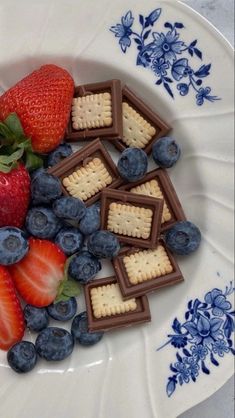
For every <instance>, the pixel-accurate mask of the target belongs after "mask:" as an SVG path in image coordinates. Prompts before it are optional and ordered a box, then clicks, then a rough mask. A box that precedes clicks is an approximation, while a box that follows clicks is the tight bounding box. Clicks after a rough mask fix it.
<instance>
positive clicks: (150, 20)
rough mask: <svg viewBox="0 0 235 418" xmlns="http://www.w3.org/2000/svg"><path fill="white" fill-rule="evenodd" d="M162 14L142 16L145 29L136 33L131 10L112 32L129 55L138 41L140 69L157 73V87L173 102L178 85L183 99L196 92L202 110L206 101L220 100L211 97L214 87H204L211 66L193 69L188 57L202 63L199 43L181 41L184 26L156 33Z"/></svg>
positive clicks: (168, 26)
mask: <svg viewBox="0 0 235 418" xmlns="http://www.w3.org/2000/svg"><path fill="white" fill-rule="evenodd" d="M161 12H162V9H155V10H153V11H152V12H151V13H150V15H149V16H147V17H144V16H143V15H139V23H140V26H141V29H140V31H139V32H135V31H134V30H133V24H134V20H135V19H134V17H133V15H132V12H131V11H130V10H129V11H128V12H127V13H126V14H125V16H122V18H121V23H118V24H116V25H115V26H111V28H110V31H111V32H113V33H114V34H115V37H116V38H118V39H119V45H120V47H121V50H122V52H123V53H126V51H127V49H128V48H129V47H130V46H131V43H132V41H134V42H135V44H136V46H137V50H138V55H137V61H136V65H141V66H143V67H146V68H149V69H150V70H151V71H153V73H154V74H155V75H156V77H157V80H156V85H158V86H160V85H162V86H163V87H164V88H165V90H166V91H167V93H168V94H169V95H170V96H171V97H172V98H174V93H173V89H172V86H173V83H174V82H176V89H177V90H178V92H179V94H180V95H181V96H186V95H187V94H188V93H189V91H190V90H194V92H195V95H196V103H197V105H198V106H202V105H203V104H204V103H205V101H209V102H214V101H215V100H220V99H219V98H218V97H217V96H214V95H212V94H211V88H210V87H208V86H207V87H204V86H203V80H204V79H205V78H206V77H208V76H209V74H210V70H211V64H207V65H206V64H203V65H201V66H199V68H198V69H196V70H195V69H193V68H192V67H191V66H190V63H189V58H190V57H186V56H185V54H189V56H191V57H197V58H198V59H200V60H202V52H201V51H200V50H199V49H198V47H197V39H195V40H194V41H193V42H191V43H190V44H189V45H187V44H186V43H185V42H184V41H182V40H180V33H179V31H180V30H182V29H184V28H185V27H184V25H183V23H181V22H175V23H170V22H165V24H164V27H165V32H166V33H163V32H154V31H153V26H154V24H155V23H156V21H157V20H158V19H159V17H160V15H161ZM150 35H151V36H152V39H150ZM183 55H184V56H183Z"/></svg>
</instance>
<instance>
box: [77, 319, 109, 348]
mask: <svg viewBox="0 0 235 418" xmlns="http://www.w3.org/2000/svg"><path fill="white" fill-rule="evenodd" d="M71 333H72V335H73V337H74V339H75V341H77V342H78V343H79V344H81V345H83V346H86V347H88V346H91V345H94V344H97V343H98V342H99V341H100V340H101V338H102V337H103V335H104V333H103V332H102V331H99V332H89V330H88V321H87V313H86V312H82V313H80V314H79V315H77V316H75V318H74V319H73V322H72V327H71Z"/></svg>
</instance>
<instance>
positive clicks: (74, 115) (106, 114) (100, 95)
mask: <svg viewBox="0 0 235 418" xmlns="http://www.w3.org/2000/svg"><path fill="white" fill-rule="evenodd" d="M121 100H122V88H121V81H120V80H108V81H104V82H99V83H92V84H85V85H83V86H78V87H76V88H75V94H74V98H73V102H72V111H71V116H70V120H69V124H68V127H67V130H66V134H65V139H66V140H69V141H83V140H84V139H93V138H97V137H100V138H106V139H111V138H113V137H117V136H118V137H119V136H120V137H122V134H123V123H122V106H121Z"/></svg>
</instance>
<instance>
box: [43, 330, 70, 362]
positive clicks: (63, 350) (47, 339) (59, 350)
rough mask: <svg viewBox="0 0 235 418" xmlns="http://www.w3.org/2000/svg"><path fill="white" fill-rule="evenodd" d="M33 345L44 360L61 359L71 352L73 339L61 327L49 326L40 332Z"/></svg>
mask: <svg viewBox="0 0 235 418" xmlns="http://www.w3.org/2000/svg"><path fill="white" fill-rule="evenodd" d="M35 347H36V350H37V353H38V355H39V356H40V357H42V358H44V359H45V360H47V361H61V360H64V359H65V358H66V357H68V356H69V355H70V354H71V353H72V351H73V347H74V339H73V336H72V335H71V334H70V333H69V332H68V331H66V330H65V329H63V328H57V327H49V328H45V329H44V330H43V331H41V332H40V334H39V335H38V337H37V339H36V342H35Z"/></svg>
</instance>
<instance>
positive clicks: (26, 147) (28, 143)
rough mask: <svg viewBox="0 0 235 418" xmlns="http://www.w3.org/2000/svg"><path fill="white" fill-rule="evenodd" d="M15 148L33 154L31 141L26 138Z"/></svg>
mask: <svg viewBox="0 0 235 418" xmlns="http://www.w3.org/2000/svg"><path fill="white" fill-rule="evenodd" d="M17 148H22V149H23V150H24V151H30V152H33V149H32V144H31V139H30V138H27V139H25V140H23V141H22V142H20V143H19V144H18V145H17Z"/></svg>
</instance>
